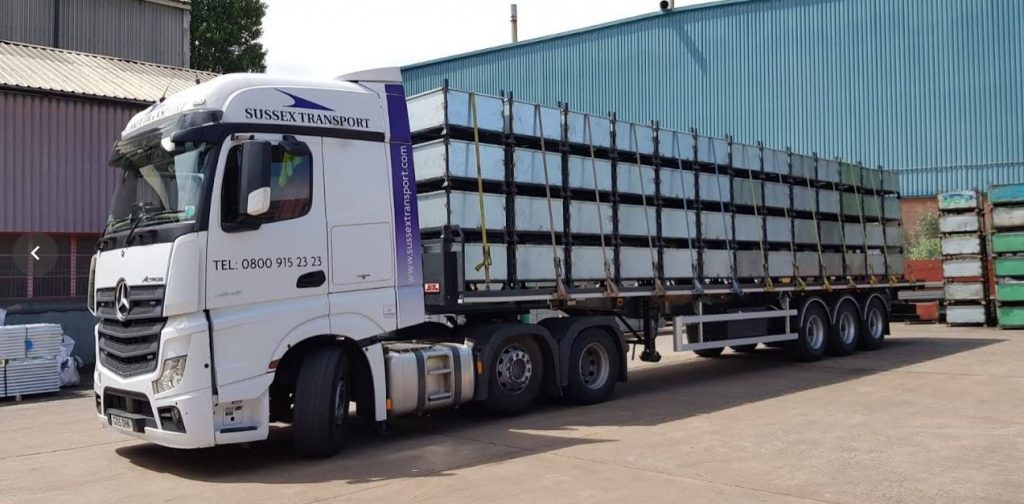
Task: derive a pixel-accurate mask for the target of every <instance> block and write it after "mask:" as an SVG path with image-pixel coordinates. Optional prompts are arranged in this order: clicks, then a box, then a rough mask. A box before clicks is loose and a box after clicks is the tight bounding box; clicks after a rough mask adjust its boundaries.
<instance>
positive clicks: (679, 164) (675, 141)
mask: <svg viewBox="0 0 1024 504" xmlns="http://www.w3.org/2000/svg"><path fill="white" fill-rule="evenodd" d="M672 150H673V155H674V156H675V158H676V168H677V169H678V170H679V185H680V186H682V189H683V192H682V194H683V222H684V223H685V225H686V248H687V249H688V250H689V252H690V265H691V266H690V268H691V269H690V274H691V275H692V276H693V291H694V292H695V293H697V294H700V293H703V292H704V288H703V287H702V286H701V284H700V279H699V278H697V274H696V271H694V270H696V265H697V258H696V256H695V255H694V252H693V232H692V231H691V230H690V209H689V208H687V205H686V179H685V178H684V177H683V156H682V152H681V151H682V149H681V148H680V146H679V132H678V131H673V132H672ZM693 176H694V177H696V176H697V173H696V172H695V173H694V174H693ZM694 196H696V195H694ZM695 199H696V198H695Z"/></svg>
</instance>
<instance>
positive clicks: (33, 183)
mask: <svg viewBox="0 0 1024 504" xmlns="http://www.w3.org/2000/svg"><path fill="white" fill-rule="evenodd" d="M140 108H141V107H137V106H132V105H127V104H123V103H111V102H103V101H99V100H80V99H72V98H57V97H48V96H42V95H30V94H20V93H9V92H0V124H2V125H5V126H6V125H17V127H0V166H2V167H3V169H2V170H0V232H14V233H23V232H41V233H98V232H100V231H101V230H102V229H103V225H104V223H105V222H106V215H107V210H108V207H109V202H110V198H111V196H112V195H113V193H114V188H115V187H116V180H117V173H116V172H115V170H114V169H113V168H110V167H109V166H107V160H108V156H109V154H110V148H111V146H113V144H114V141H115V140H117V138H118V137H119V135H120V133H121V129H122V128H123V127H124V125H125V123H127V122H128V119H130V118H131V116H132V115H134V114H135V113H136V112H138V111H139V110H140Z"/></svg>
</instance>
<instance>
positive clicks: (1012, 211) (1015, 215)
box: [992, 206, 1024, 229]
mask: <svg viewBox="0 0 1024 504" xmlns="http://www.w3.org/2000/svg"><path fill="white" fill-rule="evenodd" d="M992 227H994V228H996V229H1013V228H1021V227H1024V206H1022V207H995V208H993V209H992Z"/></svg>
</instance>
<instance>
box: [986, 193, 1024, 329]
mask: <svg viewBox="0 0 1024 504" xmlns="http://www.w3.org/2000/svg"><path fill="white" fill-rule="evenodd" d="M988 199H989V202H990V203H991V205H992V254H993V255H994V256H995V273H996V302H997V303H998V314H999V327H1002V328H1004V329H1021V328H1024V184H1010V185H997V186H992V187H990V188H989V190H988Z"/></svg>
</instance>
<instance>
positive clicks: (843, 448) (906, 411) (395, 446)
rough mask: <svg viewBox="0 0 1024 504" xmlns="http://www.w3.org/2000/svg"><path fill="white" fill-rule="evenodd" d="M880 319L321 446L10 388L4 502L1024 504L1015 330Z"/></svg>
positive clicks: (1023, 351) (640, 369)
mask: <svg viewBox="0 0 1024 504" xmlns="http://www.w3.org/2000/svg"><path fill="white" fill-rule="evenodd" d="M894 331H895V332H896V334H895V335H894V336H893V337H891V338H890V340H889V341H888V342H887V345H886V347H885V348H884V349H883V350H881V351H878V352H867V353H858V354H855V355H854V356H851V357H846V358H833V359H827V360H823V361H821V362H818V363H815V364H796V363H793V362H791V361H789V359H788V358H787V356H786V355H785V354H784V353H783V352H781V351H776V350H763V351H759V352H758V353H757V354H756V355H741V354H732V353H729V352H726V354H725V355H723V356H722V357H721V358H719V359H714V360H703V359H696V358H694V357H692V356H691V355H690V354H680V355H675V354H671V353H668V354H667V355H666V358H665V359H664V360H663V361H662V362H661V363H658V364H656V365H651V364H642V363H638V362H634V363H633V365H634V367H633V370H632V373H631V376H630V381H629V383H627V384H624V385H621V386H620V388H619V389H618V392H617V394H616V396H615V397H614V399H613V400H612V401H610V402H608V403H606V404H602V405H597V406H589V407H569V406H563V405H559V404H557V403H552V404H547V405H544V406H541V407H539V408H537V409H536V410H533V411H531V412H530V413H528V414H525V415H522V416H519V417H516V418H506V419H495V418H489V417H486V416H484V415H482V414H479V413H476V412H474V411H472V410H470V411H464V412H462V413H459V414H456V413H442V414H434V415H431V416H429V417H425V418H420V419H408V420H402V421H400V422H398V423H396V424H395V425H394V428H393V430H392V431H391V432H390V433H388V434H385V435H383V436H376V435H371V434H359V435H358V436H356V437H357V439H354V440H353V441H352V442H351V443H350V445H349V446H348V447H347V448H346V449H345V451H344V452H343V453H341V454H340V455H338V456H336V457H334V458H332V459H328V460H302V459H297V458H295V457H293V456H292V455H290V453H289V443H290V439H289V434H288V431H287V430H286V429H283V428H282V429H276V430H275V432H274V433H273V435H272V439H271V440H270V441H269V442H267V443H262V444H256V445H251V446H229V447H222V448H218V449H214V450H203V451H191V452H184V451H174V450H169V449H164V448H160V447H157V446H150V445H146V444H142V443H139V442H137V441H134V440H129V439H128V438H125V437H121V436H120V435H117V434H115V433H113V432H111V431H109V430H104V429H102V428H101V427H100V426H99V425H98V424H97V422H96V421H95V420H94V416H93V411H94V410H93V399H92V397H91V394H78V395H76V396H72V397H68V398H61V399H56V400H48V401H37V402H27V403H21V404H15V403H11V402H5V403H0V502H4V503H6V502H12V503H23V502H45V503H65V502H76V503H78V502H102V503H105V504H120V503H127V502H159V501H178V502H218V503H227V502H245V503H258V502H275V503H277V502H345V501H368V502H389V503H395V502H405V501H410V500H419V501H434V502H471V503H474V504H475V503H479V502H519V503H522V502H526V503H538V502H581V501H591V502H612V501H617V502H623V503H632V502H642V503H653V502H670V501H671V502H683V501H685V502H715V503H718V502H811V501H814V502H843V503H858V504H859V503H868V502H921V503H938V502H950V503H958V504H959V503H966V502H972V503H973V502H1024V332H1007V331H999V330H996V329H956V328H947V327H943V326H905V325H897V326H894ZM662 347H663V349H670V348H671V344H670V342H668V341H666V342H665V344H664V345H662Z"/></svg>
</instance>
